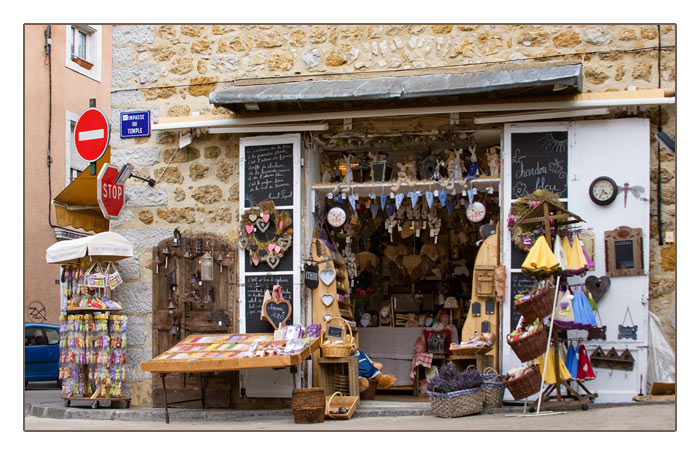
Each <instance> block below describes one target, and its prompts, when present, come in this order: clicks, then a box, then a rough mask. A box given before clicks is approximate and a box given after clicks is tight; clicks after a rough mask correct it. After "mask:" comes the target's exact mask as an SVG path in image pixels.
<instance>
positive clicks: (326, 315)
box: [323, 313, 333, 321]
mask: <svg viewBox="0 0 700 455" xmlns="http://www.w3.org/2000/svg"><path fill="white" fill-rule="evenodd" d="M332 317H333V315H332V314H330V313H326V314H324V315H323V320H324V321H328V320H329V319H330V318H332Z"/></svg>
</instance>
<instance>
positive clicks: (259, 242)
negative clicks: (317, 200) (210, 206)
mask: <svg viewBox="0 0 700 455" xmlns="http://www.w3.org/2000/svg"><path fill="white" fill-rule="evenodd" d="M293 234H294V230H293V228H292V217H291V215H290V214H289V213H288V212H286V211H277V209H276V208H275V204H274V202H272V201H263V202H260V203H259V204H258V206H257V207H252V208H250V209H248V210H246V211H245V212H244V213H243V214H242V216H241V223H240V237H239V239H238V243H239V246H240V247H241V248H242V249H244V250H246V251H247V252H248V255H249V256H250V262H251V263H252V264H253V265H254V266H255V267H257V266H258V265H259V264H260V262H261V261H265V262H266V263H267V265H268V266H270V268H272V269H274V268H276V267H277V265H278V264H279V263H280V261H281V260H282V257H284V254H285V253H286V252H287V250H288V249H289V247H291V246H292V236H293ZM166 267H167V266H166Z"/></svg>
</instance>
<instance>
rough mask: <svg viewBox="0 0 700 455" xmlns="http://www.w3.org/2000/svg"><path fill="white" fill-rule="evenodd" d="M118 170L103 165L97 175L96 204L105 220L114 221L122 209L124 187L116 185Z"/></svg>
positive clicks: (112, 166) (111, 166)
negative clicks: (98, 205)
mask: <svg viewBox="0 0 700 455" xmlns="http://www.w3.org/2000/svg"><path fill="white" fill-rule="evenodd" d="M118 174H119V168H118V167H117V166H115V165H113V164H109V163H107V164H105V165H104V166H102V170H100V173H99V174H98V175H97V202H98V204H100V209H101V210H102V214H103V215H104V217H105V218H107V219H109V220H114V219H116V218H118V217H119V214H120V213H121V211H122V208H123V207H124V185H118V184H117V182H116V180H117V175H118Z"/></svg>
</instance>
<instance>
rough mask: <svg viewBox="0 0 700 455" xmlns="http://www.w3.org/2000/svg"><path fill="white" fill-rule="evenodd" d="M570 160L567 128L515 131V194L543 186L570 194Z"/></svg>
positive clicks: (513, 192)
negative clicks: (564, 129)
mask: <svg viewBox="0 0 700 455" xmlns="http://www.w3.org/2000/svg"><path fill="white" fill-rule="evenodd" d="M568 163H569V160H568V133H567V132H566V131H556V132H551V131H550V132H540V133H513V134H511V198H512V199H518V198H519V197H522V196H525V195H527V194H530V193H532V192H533V191H535V190H539V189H545V190H550V191H553V192H555V193H557V194H559V196H560V197H561V198H566V197H568V196H567V188H568V185H567V169H568Z"/></svg>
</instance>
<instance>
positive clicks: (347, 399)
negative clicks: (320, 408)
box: [326, 392, 359, 420]
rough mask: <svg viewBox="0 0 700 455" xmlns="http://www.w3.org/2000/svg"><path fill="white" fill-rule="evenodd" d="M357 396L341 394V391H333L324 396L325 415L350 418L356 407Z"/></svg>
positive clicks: (333, 417) (335, 417)
mask: <svg viewBox="0 0 700 455" xmlns="http://www.w3.org/2000/svg"><path fill="white" fill-rule="evenodd" d="M358 400H359V397H356V396H343V394H342V392H335V393H333V395H331V396H328V397H326V417H330V418H331V419H341V420H350V418H352V415H353V414H354V413H355V409H357V402H358Z"/></svg>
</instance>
